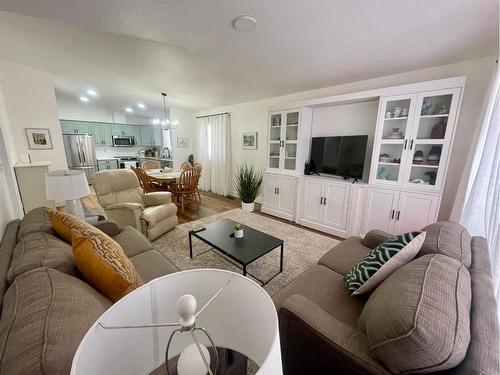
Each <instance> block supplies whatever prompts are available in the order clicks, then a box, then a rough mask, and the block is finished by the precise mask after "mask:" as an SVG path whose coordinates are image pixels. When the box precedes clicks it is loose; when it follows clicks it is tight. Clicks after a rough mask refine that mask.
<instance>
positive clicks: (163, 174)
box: [146, 169, 182, 184]
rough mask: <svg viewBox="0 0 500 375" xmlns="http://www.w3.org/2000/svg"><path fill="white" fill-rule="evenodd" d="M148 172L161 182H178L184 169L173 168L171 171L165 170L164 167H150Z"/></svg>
mask: <svg viewBox="0 0 500 375" xmlns="http://www.w3.org/2000/svg"><path fill="white" fill-rule="evenodd" d="M146 173H147V175H148V176H149V177H151V178H152V179H153V180H157V181H158V182H160V183H167V184H169V183H176V182H177V183H178V182H179V179H180V177H181V174H182V170H180V169H173V170H170V171H164V170H163V169H148V170H146Z"/></svg>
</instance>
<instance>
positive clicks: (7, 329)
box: [0, 268, 111, 375]
mask: <svg viewBox="0 0 500 375" xmlns="http://www.w3.org/2000/svg"><path fill="white" fill-rule="evenodd" d="M110 306H111V302H110V301H109V300H107V299H106V298H105V297H104V296H103V295H101V294H100V293H98V292H97V291H96V290H95V289H93V288H92V287H90V286H89V285H87V284H86V283H84V282H83V281H81V280H79V279H77V278H75V277H73V276H69V275H66V274H64V273H62V272H59V271H57V270H54V269H49V268H37V269H35V270H33V271H30V272H26V273H24V274H22V275H20V276H19V277H16V279H15V280H14V282H13V283H12V284H11V286H10V287H9V289H8V290H7V293H6V294H5V301H4V309H3V312H2V317H1V319H0V356H1V361H0V372H1V373H2V374H51V375H58V374H61V375H62V374H69V372H70V368H71V363H72V360H73V356H74V354H75V352H76V349H77V348H78V345H79V344H80V341H81V340H82V338H83V336H84V335H85V333H86V332H87V330H88V329H89V328H90V326H91V325H92V324H93V323H94V322H95V321H96V319H97V318H98V317H99V316H100V315H101V314H102V313H104V311H106V310H107V309H108V308H109V307H110Z"/></svg>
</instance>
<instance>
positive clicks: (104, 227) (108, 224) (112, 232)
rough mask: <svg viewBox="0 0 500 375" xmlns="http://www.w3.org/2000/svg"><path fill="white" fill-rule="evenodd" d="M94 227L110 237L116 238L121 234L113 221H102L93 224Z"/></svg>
mask: <svg viewBox="0 0 500 375" xmlns="http://www.w3.org/2000/svg"><path fill="white" fill-rule="evenodd" d="M92 225H93V226H94V227H96V228H97V229H99V230H101V231H103V232H104V233H106V234H107V235H108V236H110V237H114V236H116V235H117V234H119V233H120V228H119V227H118V224H116V223H115V222H114V221H113V220H101V221H96V222H93V223H92Z"/></svg>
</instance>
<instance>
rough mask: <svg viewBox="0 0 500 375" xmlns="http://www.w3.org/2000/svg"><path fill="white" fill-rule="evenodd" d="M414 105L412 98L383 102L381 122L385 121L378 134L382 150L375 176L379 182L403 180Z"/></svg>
mask: <svg viewBox="0 0 500 375" xmlns="http://www.w3.org/2000/svg"><path fill="white" fill-rule="evenodd" d="M412 105H413V103H412V97H411V96H403V97H393V98H388V99H386V100H385V102H382V106H383V108H384V111H383V113H382V117H383V118H382V119H381V120H380V121H383V126H382V130H381V133H379V134H378V137H379V138H380V139H379V144H380V148H379V153H378V164H377V169H376V175H375V176H374V178H375V179H376V180H377V181H379V182H382V181H384V182H388V183H391V182H392V183H398V181H400V179H401V176H402V173H403V170H402V167H401V163H402V161H403V162H404V156H405V153H404V151H405V150H406V147H407V146H408V140H407V131H408V130H409V125H408V124H409V120H408V119H410V118H411V116H412V114H413V108H412Z"/></svg>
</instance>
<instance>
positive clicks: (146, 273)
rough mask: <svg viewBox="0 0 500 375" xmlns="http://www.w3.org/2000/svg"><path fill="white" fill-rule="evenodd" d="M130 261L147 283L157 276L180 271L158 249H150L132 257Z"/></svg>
mask: <svg viewBox="0 0 500 375" xmlns="http://www.w3.org/2000/svg"><path fill="white" fill-rule="evenodd" d="M130 261H131V262H132V264H133V265H134V268H135V270H136V271H137V273H138V274H139V276H140V277H141V279H142V281H144V282H145V283H147V282H149V281H151V280H153V279H156V278H157V277H160V276H165V275H168V274H170V273H174V272H177V271H179V269H178V268H177V267H176V266H174V264H173V263H172V262H170V260H168V259H167V257H165V255H163V254H162V253H160V252H159V251H158V250H149V251H146V252H144V253H142V254H138V255H136V256H134V257H132V258H130Z"/></svg>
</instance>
